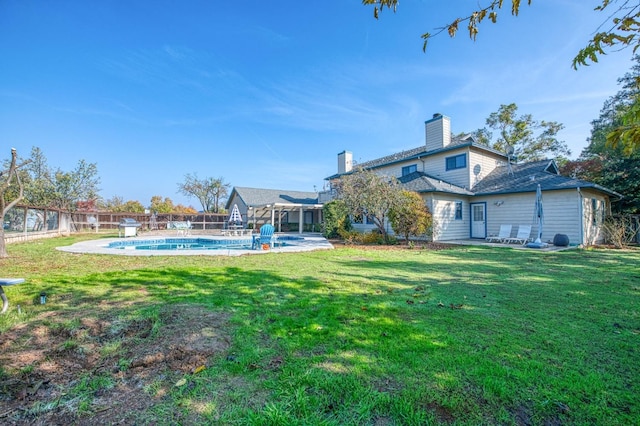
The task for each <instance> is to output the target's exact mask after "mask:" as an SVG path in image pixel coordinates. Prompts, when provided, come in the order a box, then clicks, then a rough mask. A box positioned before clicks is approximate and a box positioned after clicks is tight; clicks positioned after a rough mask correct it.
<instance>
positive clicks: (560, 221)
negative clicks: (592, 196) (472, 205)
mask: <svg viewBox="0 0 640 426" xmlns="http://www.w3.org/2000/svg"><path fill="white" fill-rule="evenodd" d="M535 197H536V194H535V192H529V193H523V194H508V195H495V196H491V197H478V199H474V202H476V201H486V203H487V234H488V235H496V234H498V231H499V229H500V225H513V229H512V236H515V234H516V232H517V230H518V226H519V225H532V228H531V238H535V237H536V236H537V235H538V226H537V225H536V224H535V222H534V216H533V209H534V206H535ZM480 198H482V199H481V200H480ZM589 202H590V201H589ZM542 205H543V209H544V223H543V225H542V241H543V242H552V241H553V237H554V236H555V235H556V234H565V235H567V236H568V237H569V242H570V244H581V232H580V198H579V194H578V192H577V191H576V190H566V191H543V193H542Z"/></svg>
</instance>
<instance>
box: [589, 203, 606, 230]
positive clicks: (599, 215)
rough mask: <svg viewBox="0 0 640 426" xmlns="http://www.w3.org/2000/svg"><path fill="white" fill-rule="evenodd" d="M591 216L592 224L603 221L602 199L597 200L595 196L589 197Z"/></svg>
mask: <svg viewBox="0 0 640 426" xmlns="http://www.w3.org/2000/svg"><path fill="white" fill-rule="evenodd" d="M591 218H592V220H591V223H592V224H593V226H596V225H598V223H603V222H604V201H598V199H597V198H592V199H591Z"/></svg>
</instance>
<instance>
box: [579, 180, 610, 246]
mask: <svg viewBox="0 0 640 426" xmlns="http://www.w3.org/2000/svg"><path fill="white" fill-rule="evenodd" d="M581 195H582V226H583V228H584V230H583V238H584V241H583V242H582V243H583V244H586V245H592V244H600V243H603V242H604V233H603V231H602V221H603V219H604V217H605V214H606V213H608V211H609V199H608V197H605V196H604V195H602V194H600V193H597V192H594V191H589V190H582V191H581ZM593 200H595V204H596V205H595V210H594V208H593Z"/></svg>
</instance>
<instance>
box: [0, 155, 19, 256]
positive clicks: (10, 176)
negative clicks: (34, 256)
mask: <svg viewBox="0 0 640 426" xmlns="http://www.w3.org/2000/svg"><path fill="white" fill-rule="evenodd" d="M24 165H25V163H22V164H18V152H17V151H16V149H15V148H11V160H10V161H9V165H8V167H7V169H6V170H4V171H2V172H0V211H2V218H3V219H2V225H3V226H2V227H0V258H4V257H8V256H9V255H8V253H7V247H6V244H5V241H4V216H5V215H6V214H7V212H8V211H9V210H10V209H11V208H12V207H14V206H15V205H16V204H18V202H20V200H22V198H23V197H24V185H23V183H22V180H21V179H20V173H19V172H18V170H19V169H20V168H21V167H23V166H24ZM13 182H15V184H17V187H16V186H15V185H12V183H13ZM14 188H17V189H16V190H14Z"/></svg>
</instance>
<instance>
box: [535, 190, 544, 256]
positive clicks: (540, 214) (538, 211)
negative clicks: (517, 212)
mask: <svg viewBox="0 0 640 426" xmlns="http://www.w3.org/2000/svg"><path fill="white" fill-rule="evenodd" d="M533 222H534V223H535V224H536V225H538V238H536V241H535V242H536V243H541V242H542V224H543V223H544V211H543V209H542V189H541V188H540V184H538V189H536V204H535V207H534V209H533Z"/></svg>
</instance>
